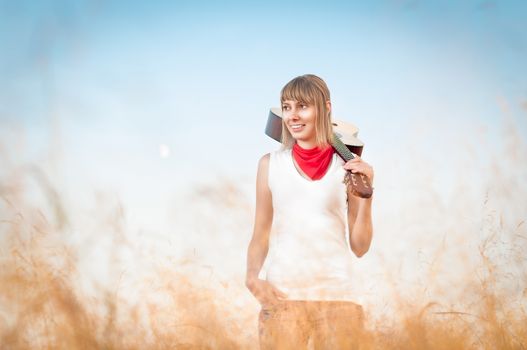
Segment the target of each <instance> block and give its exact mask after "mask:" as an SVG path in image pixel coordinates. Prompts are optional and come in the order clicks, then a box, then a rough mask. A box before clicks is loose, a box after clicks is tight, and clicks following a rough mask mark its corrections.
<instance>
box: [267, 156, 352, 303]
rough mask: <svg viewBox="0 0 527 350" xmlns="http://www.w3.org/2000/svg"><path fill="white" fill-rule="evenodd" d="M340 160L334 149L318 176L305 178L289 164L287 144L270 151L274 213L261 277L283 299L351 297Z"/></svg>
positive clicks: (290, 162)
mask: <svg viewBox="0 0 527 350" xmlns="http://www.w3.org/2000/svg"><path fill="white" fill-rule="evenodd" d="M343 164H344V160H342V159H341V158H340V157H339V156H338V155H337V154H336V153H335V154H334V155H333V159H332V161H331V164H330V166H329V168H328V170H327V172H326V174H325V175H324V177H323V178H321V179H320V180H316V181H311V180H309V179H306V178H304V177H303V176H302V175H300V173H299V172H298V170H297V169H296V168H295V165H294V163H293V157H292V150H291V149H285V150H278V151H275V152H272V153H271V154H270V162H269V176H268V181H269V188H270V190H271V193H272V201H273V211H274V214H273V225H272V230H271V235H270V239H269V259H270V261H269V262H268V267H267V277H266V279H267V280H268V281H269V282H270V283H272V284H273V285H274V286H276V287H277V288H278V289H280V290H281V291H283V292H284V293H286V294H287V299H289V300H347V301H354V300H356V298H355V296H354V295H353V293H352V289H351V264H352V259H353V257H352V252H351V249H350V248H349V246H348V243H347V241H346V232H347V203H346V185H345V184H344V183H343V179H344V175H345V170H344V168H343V167H342V165H343Z"/></svg>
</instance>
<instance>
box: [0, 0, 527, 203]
mask: <svg viewBox="0 0 527 350" xmlns="http://www.w3.org/2000/svg"><path fill="white" fill-rule="evenodd" d="M525 18H527V3H525V2H521V1H502V2H498V1H495V2H494V1H462V2H460V1H371V2H358V1H357V2H353V1H352V2H339V1H333V2H331V1H330V2H315V1H307V2H306V1H303V2H300V1H296V2H286V3H282V2H272V1H268V2H252V3H250V2H236V1H231V2H206V1H202V2H193V1H186V2H182V1H178V2H170V1H167V2H155V1H152V2H134V1H108V2H105V1H39V2H37V1H16V2H15V1H0V50H1V52H2V54H1V55H0V126H1V127H2V129H4V132H5V130H12V129H16V130H24V132H25V133H26V134H27V136H26V140H27V143H26V151H25V153H24V154H23V155H22V156H21V158H24V159H26V160H28V161H36V162H44V161H45V160H46V159H48V156H49V154H50V153H53V152H55V153H58V154H60V156H59V158H60V164H61V165H60V166H61V174H62V176H63V178H64V181H66V182H68V183H69V184H70V185H71V186H72V187H102V188H112V189H118V192H119V193H120V194H121V195H122V196H123V197H126V196H127V193H128V195H130V196H132V197H134V198H135V200H136V202H139V201H141V200H143V201H145V200H146V199H145V198H147V197H148V198H150V202H155V201H156V200H157V198H158V196H159V194H160V193H163V192H164V191H166V190H167V188H168V189H169V190H171V191H177V188H178V186H185V184H186V183H188V182H189V181H196V180H199V179H204V180H206V179H207V177H211V174H212V175H213V176H217V175H218V174H227V175H229V176H245V177H247V178H249V179H252V177H254V174H255V170H256V163H257V160H258V158H259V157H260V156H261V155H262V154H264V153H266V152H269V151H270V150H272V149H274V148H276V144H275V143H274V141H271V140H270V139H268V138H267V137H266V136H265V135H264V134H263V128H264V125H265V121H266V117H267V111H268V108H269V107H271V106H276V105H277V103H278V94H279V91H280V89H281V87H282V86H283V85H284V84H285V83H286V82H287V81H289V80H290V79H291V78H293V77H295V76H297V75H300V74H304V73H314V74H317V75H319V76H321V77H322V78H323V79H325V80H326V82H327V83H328V85H329V87H330V90H331V93H332V100H333V101H332V102H333V108H334V116H335V117H336V118H338V119H344V120H347V121H350V122H353V123H355V124H356V125H357V126H358V127H359V129H360V132H359V138H361V139H362V140H363V141H364V142H365V143H366V148H365V150H366V152H365V157H369V158H368V160H370V161H372V162H373V163H375V162H377V163H381V162H383V156H386V154H387V152H386V151H387V150H390V151H392V152H394V153H396V152H397V151H400V150H401V148H398V147H399V146H400V143H401V142H405V141H404V140H410V139H411V137H412V136H416V134H420V133H423V135H432V136H430V137H428V136H427V138H425V142H426V144H416V145H413V144H411V141H407V142H410V144H408V145H407V146H409V147H416V148H420V149H423V151H424V152H426V153H427V154H429V155H430V156H438V155H440V154H441V153H442V152H444V149H443V148H442V146H443V145H444V144H445V142H446V141H445V140H446V139H447V138H449V137H451V136H452V135H454V136H456V135H457V137H461V136H460V135H461V134H462V133H463V132H465V131H466V130H470V129H472V128H475V129H477V128H478V127H481V126H482V125H483V126H484V127H486V128H488V130H490V131H489V132H488V134H487V136H488V137H491V138H495V139H496V140H499V134H498V132H497V131H494V128H496V129H498V128H499V124H500V121H501V120H502V118H503V117H504V114H507V115H509V116H512V118H513V119H515V120H517V123H518V124H517V126H518V129H519V130H518V131H519V132H520V134H521V135H522V136H523V137H524V138H525V137H526V136H527V128H526V122H525V108H526V107H525V104H526V103H527V102H526V101H527V66H526V64H525V62H527V21H525ZM504 106H507V107H506V108H505V107H504ZM435 130H437V132H435ZM4 132H3V134H2V135H4ZM449 133H453V134H452V135H450V134H449ZM417 136H418V135H417ZM3 137H4V136H3ZM6 140H7V139H6ZM160 145H164V146H163V147H166V148H168V149H169V150H170V156H169V157H160ZM454 148H455V146H452V149H454ZM152 183H153V184H154V188H151V187H149V186H147V184H152ZM161 184H163V185H161ZM178 184H179V185H178ZM147 187H148V188H147ZM131 188H134V189H135V192H134V193H135V194H134V195H131V194H130V189H131ZM142 188H143V190H141V189H142ZM141 191H143V192H144V193H143V194H142V195H139V194H138V193H140V192H141ZM135 196H137V197H135ZM146 202H148V200H146Z"/></svg>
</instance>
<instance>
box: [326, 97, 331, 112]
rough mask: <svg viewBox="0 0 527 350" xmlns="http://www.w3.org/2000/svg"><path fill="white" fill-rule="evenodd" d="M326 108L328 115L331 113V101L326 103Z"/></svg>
mask: <svg viewBox="0 0 527 350" xmlns="http://www.w3.org/2000/svg"><path fill="white" fill-rule="evenodd" d="M326 108H327V109H328V113H329V112H331V101H330V100H327V101H326Z"/></svg>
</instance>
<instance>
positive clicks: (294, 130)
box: [282, 100, 316, 144]
mask: <svg viewBox="0 0 527 350" xmlns="http://www.w3.org/2000/svg"><path fill="white" fill-rule="evenodd" d="M282 117H283V118H284V122H285V125H286V126H287V129H288V130H289V132H290V133H291V135H292V136H293V137H294V138H295V139H296V140H297V141H303V142H304V143H306V142H307V143H309V144H311V143H313V142H314V141H315V138H316V137H315V136H316V135H315V107H314V106H312V105H309V104H307V103H304V102H298V101H293V100H286V101H284V102H283V103H282Z"/></svg>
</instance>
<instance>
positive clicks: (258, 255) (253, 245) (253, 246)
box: [246, 154, 273, 282]
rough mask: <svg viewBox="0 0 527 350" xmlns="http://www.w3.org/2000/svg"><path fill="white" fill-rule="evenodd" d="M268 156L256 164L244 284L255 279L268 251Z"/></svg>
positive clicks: (270, 205) (270, 223)
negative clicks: (254, 207)
mask: <svg viewBox="0 0 527 350" xmlns="http://www.w3.org/2000/svg"><path fill="white" fill-rule="evenodd" d="M268 169H269V154H266V155H264V156H263V157H262V158H261V159H260V162H259V163H258V173H257V175H256V212H255V218H254V229H253V236H252V239H251V242H250V243H249V249H248V251H247V275H246V282H249V281H250V280H253V279H257V278H258V274H259V273H260V270H261V268H262V265H263V263H264V261H265V258H266V257H267V252H268V250H269V233H270V232H271V225H272V222H273V204H272V197H271V191H270V190H269V186H268V182H267V178H268Z"/></svg>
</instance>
